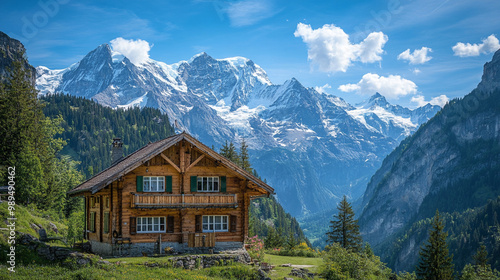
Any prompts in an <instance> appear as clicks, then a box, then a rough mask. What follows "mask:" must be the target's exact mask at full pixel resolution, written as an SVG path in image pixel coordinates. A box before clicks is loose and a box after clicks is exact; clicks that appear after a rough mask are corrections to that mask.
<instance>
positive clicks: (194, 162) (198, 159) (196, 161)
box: [186, 155, 205, 172]
mask: <svg viewBox="0 0 500 280" xmlns="http://www.w3.org/2000/svg"><path fill="white" fill-rule="evenodd" d="M204 157H205V155H201V156H200V157H199V158H197V159H196V160H195V161H193V163H191V165H189V166H188V168H186V172H187V171H188V170H189V169H191V167H193V166H195V165H196V164H198V162H200V160H202V159H203V158H204Z"/></svg>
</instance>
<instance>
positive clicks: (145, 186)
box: [143, 178, 149, 192]
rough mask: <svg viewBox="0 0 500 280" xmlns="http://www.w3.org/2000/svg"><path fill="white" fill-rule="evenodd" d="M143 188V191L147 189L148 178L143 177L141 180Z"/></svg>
mask: <svg viewBox="0 0 500 280" xmlns="http://www.w3.org/2000/svg"><path fill="white" fill-rule="evenodd" d="M143 190H144V191H145V192H146V191H149V180H148V178H144V181H143Z"/></svg>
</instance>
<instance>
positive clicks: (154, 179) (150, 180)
mask: <svg viewBox="0 0 500 280" xmlns="http://www.w3.org/2000/svg"><path fill="white" fill-rule="evenodd" d="M153 185H154V186H153ZM153 187H154V189H153ZM142 191H143V192H165V176H144V177H143V179H142Z"/></svg>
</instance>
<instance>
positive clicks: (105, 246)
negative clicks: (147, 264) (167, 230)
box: [90, 240, 243, 257]
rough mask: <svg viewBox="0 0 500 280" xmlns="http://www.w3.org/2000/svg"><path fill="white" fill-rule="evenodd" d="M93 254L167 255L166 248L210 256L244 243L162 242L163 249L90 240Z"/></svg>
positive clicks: (144, 244) (148, 244) (142, 244)
mask: <svg viewBox="0 0 500 280" xmlns="http://www.w3.org/2000/svg"><path fill="white" fill-rule="evenodd" d="M90 243H91V246H92V249H91V250H92V252H93V253H95V254H98V255H100V256H131V257H134V256H144V255H159V254H162V255H164V254H165V248H171V249H172V250H171V252H175V253H190V254H209V253H219V252H222V251H234V250H241V249H242V248H243V242H216V243H215V247H213V248H212V247H198V248H192V247H188V244H187V243H177V242H162V243H161V249H160V248H158V243H156V242H151V243H131V244H121V245H116V244H113V245H112V244H109V243H103V242H98V241H93V240H90Z"/></svg>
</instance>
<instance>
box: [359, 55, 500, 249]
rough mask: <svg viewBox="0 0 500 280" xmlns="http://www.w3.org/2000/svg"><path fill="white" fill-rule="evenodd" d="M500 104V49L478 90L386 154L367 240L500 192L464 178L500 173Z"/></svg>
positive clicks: (365, 220)
mask: <svg viewBox="0 0 500 280" xmlns="http://www.w3.org/2000/svg"><path fill="white" fill-rule="evenodd" d="M498 104H500V50H499V51H497V52H496V53H495V55H494V57H493V60H492V61H491V62H489V63H487V64H486V65H485V66H484V73H483V78H482V81H481V83H480V84H479V85H478V87H477V89H476V90H474V91H472V92H471V93H470V94H468V95H467V96H465V97H464V98H463V99H459V100H453V101H451V102H450V103H449V104H448V105H446V106H445V107H444V108H443V110H442V111H441V112H439V113H438V114H437V115H436V116H435V117H434V118H432V119H431V120H430V121H429V122H427V123H426V124H425V125H423V126H422V127H421V128H420V129H419V130H418V131H417V132H416V133H415V134H414V135H412V136H411V137H409V138H407V139H405V140H404V141H403V142H401V144H400V146H399V147H398V148H396V149H395V150H394V151H393V152H392V153H391V154H390V155H389V156H387V157H386V158H385V159H384V161H383V164H382V166H381V167H380V169H379V170H378V171H377V172H376V173H375V175H374V176H373V177H372V178H371V180H370V183H369V184H368V186H367V189H366V192H365V194H364V196H363V206H364V209H363V212H362V215H361V216H360V219H359V222H360V226H361V233H362V235H363V237H364V240H365V241H368V242H370V243H371V244H372V245H376V244H379V243H381V242H383V241H384V240H385V239H386V238H387V237H390V236H391V235H392V234H395V233H397V232H398V231H399V230H401V229H402V228H403V227H405V226H406V225H408V224H409V223H410V222H412V221H416V220H419V219H422V218H428V217H431V216H432V215H434V212H435V210H436V209H437V208H439V209H440V211H441V210H445V211H450V212H452V211H459V210H461V207H462V208H463V207H466V208H467V207H475V206H479V205H482V203H485V202H486V201H485V200H486V199H487V198H494V197H486V198H484V196H485V194H484V192H486V194H491V195H492V196H494V195H495V194H496V195H498V194H497V193H498V188H494V187H491V188H490V187H485V188H486V189H483V190H481V192H483V194H480V193H479V192H478V190H471V189H470V188H469V189H467V187H466V186H464V183H463V182H469V181H470V182H473V183H475V181H477V180H479V179H480V178H481V177H485V176H488V175H487V174H494V173H498V168H499V162H500V152H499V150H498V146H499V144H498V143H500V107H499V106H498ZM474 178H477V180H476V179H474ZM487 185H488V184H485V186H487ZM465 193H467V194H470V195H465ZM451 197H453V201H447V199H448V198H451ZM417 246H418V244H417Z"/></svg>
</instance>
